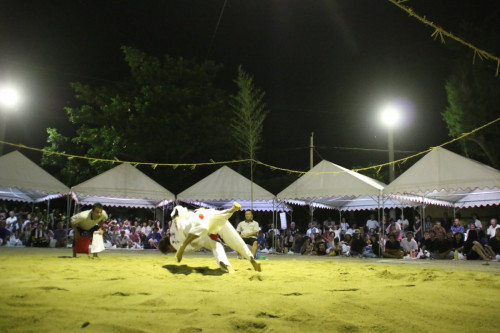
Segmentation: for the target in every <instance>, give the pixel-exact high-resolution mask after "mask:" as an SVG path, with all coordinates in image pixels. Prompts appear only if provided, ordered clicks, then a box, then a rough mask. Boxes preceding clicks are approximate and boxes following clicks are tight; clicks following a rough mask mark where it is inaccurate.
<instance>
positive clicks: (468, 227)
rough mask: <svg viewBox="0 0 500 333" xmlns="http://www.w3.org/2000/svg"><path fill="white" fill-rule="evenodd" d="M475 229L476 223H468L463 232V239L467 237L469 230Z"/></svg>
mask: <svg viewBox="0 0 500 333" xmlns="http://www.w3.org/2000/svg"><path fill="white" fill-rule="evenodd" d="M471 230H476V225H475V224H474V223H469V224H468V225H467V231H466V232H465V241H467V239H468V238H469V231H471Z"/></svg>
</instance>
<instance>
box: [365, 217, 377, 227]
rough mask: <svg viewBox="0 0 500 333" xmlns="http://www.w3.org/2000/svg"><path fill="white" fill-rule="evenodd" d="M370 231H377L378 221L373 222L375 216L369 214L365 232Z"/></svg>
mask: <svg viewBox="0 0 500 333" xmlns="http://www.w3.org/2000/svg"><path fill="white" fill-rule="evenodd" d="M370 229H374V230H375V231H377V230H378V221H377V220H375V214H370V218H369V219H368V220H367V221H366V231H369V230H370Z"/></svg>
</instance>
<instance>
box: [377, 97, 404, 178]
mask: <svg viewBox="0 0 500 333" xmlns="http://www.w3.org/2000/svg"><path fill="white" fill-rule="evenodd" d="M400 114H401V112H400V110H399V108H398V107H397V106H395V105H391V104H389V105H387V106H385V107H384V108H383V109H382V112H381V114H380V119H381V120H382V123H383V124H384V125H385V126H387V134H388V140H387V141H388V148H389V163H390V165H389V182H390V183H392V182H393V181H394V178H395V172H394V134H393V129H394V127H395V126H396V125H397V124H398V123H399V121H400V117H401V116H400Z"/></svg>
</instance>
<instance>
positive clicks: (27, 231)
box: [19, 223, 33, 246]
mask: <svg viewBox="0 0 500 333" xmlns="http://www.w3.org/2000/svg"><path fill="white" fill-rule="evenodd" d="M32 231H33V229H32V228H31V223H28V224H26V225H25V226H24V231H23V232H22V233H21V236H20V237H19V238H20V239H21V241H22V242H23V245H24V246H31V232H32Z"/></svg>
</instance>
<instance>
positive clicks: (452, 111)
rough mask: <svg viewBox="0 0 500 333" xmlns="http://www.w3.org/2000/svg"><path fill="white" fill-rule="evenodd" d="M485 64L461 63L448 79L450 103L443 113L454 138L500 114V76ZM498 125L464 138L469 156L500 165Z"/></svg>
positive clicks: (466, 152) (464, 145)
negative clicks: (486, 67)
mask: <svg viewBox="0 0 500 333" xmlns="http://www.w3.org/2000/svg"><path fill="white" fill-rule="evenodd" d="M483 67H484V66H482V65H476V66H474V65H470V64H462V65H461V66H459V67H458V68H457V69H456V71H455V73H454V74H452V75H451V77H450V78H449V79H448V80H447V81H446V86H445V87H446V92H447V94H448V106H447V107H446V110H445V111H444V112H443V118H444V120H445V122H446V124H447V127H448V131H449V135H450V136H451V137H453V138H455V137H458V136H460V135H462V134H463V133H466V132H470V131H472V130H473V129H475V128H478V127H480V126H481V125H484V124H486V123H488V122H490V121H492V120H494V119H495V118H497V117H498V115H499V114H500V94H499V92H500V79H499V78H496V77H494V76H493V75H494V72H493V73H492V71H491V69H485V68H483ZM499 143H500V131H499V130H498V124H496V125H493V126H489V127H486V128H484V129H481V130H480V131H477V132H475V133H473V134H471V135H469V136H467V137H465V138H463V139H462V140H460V147H461V149H462V150H463V152H464V154H465V155H466V156H469V157H471V158H475V159H478V160H481V161H483V162H485V163H488V164H490V165H491V166H493V167H495V168H498V167H499V160H498V156H499V153H500V150H499V148H498V144H499Z"/></svg>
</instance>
